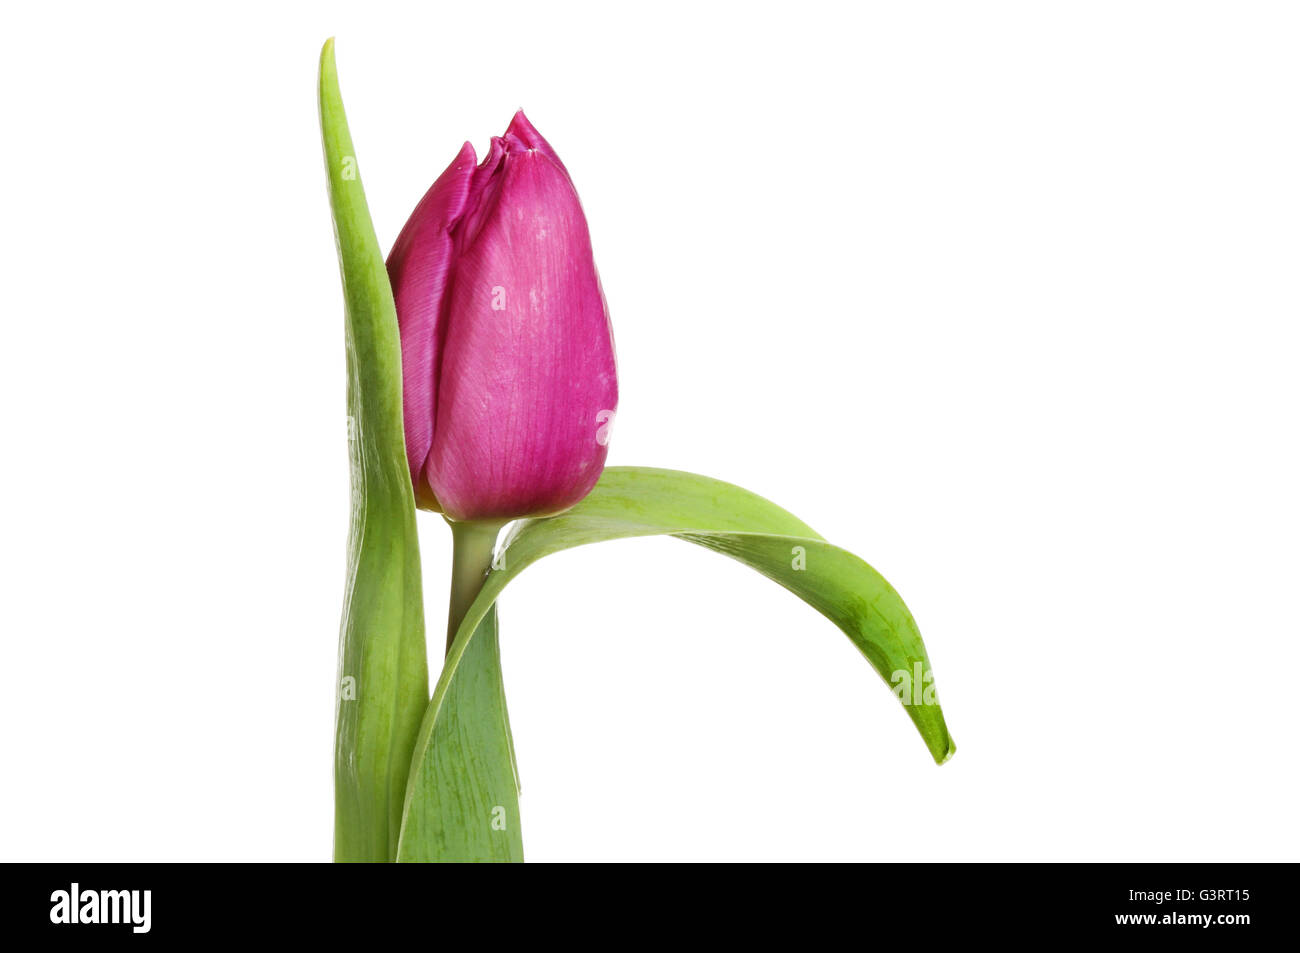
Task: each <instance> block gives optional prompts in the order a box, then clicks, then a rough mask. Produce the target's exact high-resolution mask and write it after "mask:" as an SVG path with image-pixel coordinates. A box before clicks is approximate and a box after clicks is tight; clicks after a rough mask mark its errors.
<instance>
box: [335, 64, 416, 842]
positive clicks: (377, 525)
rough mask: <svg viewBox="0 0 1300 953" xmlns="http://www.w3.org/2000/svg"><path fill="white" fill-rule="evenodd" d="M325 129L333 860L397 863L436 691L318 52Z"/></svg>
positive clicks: (350, 163) (355, 175) (386, 338)
mask: <svg viewBox="0 0 1300 953" xmlns="http://www.w3.org/2000/svg"><path fill="white" fill-rule="evenodd" d="M320 124H321V140H322V143H323V145H324V150H325V171H326V174H327V176H328V179H329V195H330V207H331V208H332V210H333V213H334V236H335V240H336V242H337V244H338V252H339V269H340V271H341V273H342V277H343V297H344V304H345V309H346V311H345V314H346V320H345V329H346V342H347V372H348V397H347V400H348V437H349V440H348V444H349V458H350V460H351V473H352V519H351V529H350V532H349V534H348V571H347V583H346V591H345V594H344V602H343V623H342V626H341V631H340V634H339V639H340V645H339V696H338V707H337V716H336V720H335V741H334V859H335V860H338V861H386V860H392V859H393V858H394V857H395V856H396V851H397V835H398V831H399V829H400V823H401V815H402V804H403V798H404V794H405V790H406V780H407V773H408V771H409V768H410V762H411V752H412V750H413V748H414V744H415V740H416V737H417V732H418V729H419V726H420V718H421V715H422V713H423V711H424V708H425V706H426V704H427V700H428V697H429V694H428V691H429V673H428V662H427V660H426V657H425V645H424V605H423V596H422V592H421V586H420V551H419V543H418V540H417V538H416V530H415V498H414V494H413V491H412V489H411V478H410V474H409V472H408V470H407V466H406V447H405V443H404V437H403V432H402V355H401V345H400V341H399V339H398V332H397V311H396V309H395V308H394V306H393V293H392V290H391V288H390V287H389V283H388V273H387V271H386V270H385V268H384V259H383V256H382V255H381V254H380V252H379V242H378V241H377V240H376V238H375V229H374V226H373V225H372V224H371V221H370V211H369V209H368V208H367V206H366V195H365V191H364V190H363V189H362V187H361V176H360V173H359V171H358V168H357V161H356V152H355V151H354V150H353V148H352V137H351V135H350V134H349V132H348V123H347V117H346V116H345V115H344V113H343V100H342V98H341V97H340V95H339V86H338V74H337V71H336V70H335V66H334V41H333V40H329V41H328V42H326V44H325V48H324V49H323V50H321V58H320Z"/></svg>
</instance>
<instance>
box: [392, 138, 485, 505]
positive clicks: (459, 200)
mask: <svg viewBox="0 0 1300 953" xmlns="http://www.w3.org/2000/svg"><path fill="white" fill-rule="evenodd" d="M476 162H477V157H476V156H475V154H474V147H473V146H472V145H470V144H469V143H468V142H467V143H465V145H464V146H463V147H462V148H461V150H460V153H459V154H458V155H457V156H456V158H455V159H453V160H452V163H451V165H449V166H447V169H446V171H444V172H443V173H442V175H440V176H439V177H438V180H437V181H436V182H434V183H433V185H432V186H430V188H429V191H428V192H426V193H425V194H424V198H422V199H421V200H420V204H419V205H417V206H416V207H415V211H414V212H413V213H412V214H411V217H410V218H409V219H408V220H407V222H406V225H405V226H404V227H403V228H402V231H401V234H399V235H398V236H397V241H395V242H394V243H393V249H392V251H391V252H389V254H388V277H389V280H390V281H391V283H392V286H393V299H394V301H395V302H396V304H397V315H398V318H399V321H398V325H399V328H400V331H401V338H402V390H403V407H402V420H403V425H404V428H405V432H406V457H407V463H408V464H409V466H410V469H411V480H412V482H413V483H414V485H415V494H416V499H417V501H418V502H419V503H420V504H421V506H423V507H425V508H426V509H437V505H436V500H434V499H433V498H432V491H431V490H430V488H429V487H428V485H427V483H426V482H424V481H422V480H421V479H420V474H421V472H422V471H423V469H424V464H425V460H426V459H427V458H428V456H429V448H430V446H432V444H433V426H434V420H435V402H436V400H437V387H436V378H437V373H438V359H439V350H440V339H441V335H442V333H443V329H442V327H441V322H440V315H441V314H442V313H443V310H444V309H443V298H444V296H445V292H446V287H447V280H448V277H449V275H450V272H451V264H452V258H453V245H452V239H451V228H452V226H453V225H454V224H455V223H456V221H457V220H458V219H459V218H460V216H461V214H462V212H463V210H464V208H465V204H466V200H467V198H468V196H469V194H470V186H471V182H472V179H473V177H474V174H475V163H476Z"/></svg>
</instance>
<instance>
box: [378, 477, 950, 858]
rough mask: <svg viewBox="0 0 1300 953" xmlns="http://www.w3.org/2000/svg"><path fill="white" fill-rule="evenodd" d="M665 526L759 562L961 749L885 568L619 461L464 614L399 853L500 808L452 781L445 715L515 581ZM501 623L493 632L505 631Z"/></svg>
mask: <svg viewBox="0 0 1300 953" xmlns="http://www.w3.org/2000/svg"><path fill="white" fill-rule="evenodd" d="M662 534H668V535H672V536H677V537H679V538H681V539H684V540H687V541H688V542H692V543H695V544H696V545H700V546H704V547H706V548H708V549H712V550H714V551H715V552H719V553H722V554H724V555H727V556H730V557H732V558H733V559H737V560H739V561H741V562H743V563H745V564H746V565H748V566H751V567H753V568H754V569H757V570H758V571H759V572H761V573H762V574H763V575H765V576H767V577H768V578H769V579H772V580H773V581H775V582H777V583H778V584H780V585H781V586H784V587H785V588H786V589H788V590H790V591H791V592H793V593H794V594H795V595H797V596H799V597H800V598H801V599H803V600H804V601H805V602H807V603H808V604H809V605H811V606H813V607H814V608H815V609H817V610H818V611H819V612H821V613H822V614H823V615H824V616H826V617H827V618H829V619H830V620H831V621H832V622H834V623H835V624H836V625H837V626H839V628H840V629H841V630H843V632H844V633H845V634H846V635H847V636H848V637H849V639H850V640H851V641H852V642H853V644H854V645H855V646H857V648H858V650H859V651H860V652H861V653H862V654H863V655H864V656H865V657H866V659H867V661H868V662H870V663H871V665H872V667H873V668H875V670H876V671H877V672H878V673H879V674H880V675H881V677H882V678H884V679H885V680H886V682H887V683H888V684H889V685H890V687H891V689H892V690H893V691H894V692H895V694H897V695H898V696H899V698H900V701H902V702H903V704H904V706H905V710H906V712H907V714H908V715H909V716H910V717H911V719H912V721H913V723H914V724H915V725H916V728H917V730H918V731H919V732H920V734H921V738H922V740H923V741H924V742H925V745H926V747H927V748H928V749H929V751H930V754H931V756H932V757H933V758H934V760H935V761H936V762H938V763H940V764H942V763H943V762H944V761H947V760H948V758H950V757H951V756H952V754H953V752H954V751H955V746H954V744H953V742H952V738H951V736H950V735H949V734H948V728H947V725H946V724H945V722H944V718H943V712H942V710H941V709H940V707H939V705H938V704H937V700H936V698H935V695H934V686H933V673H932V670H931V667H930V660H929V657H928V655H927V654H926V651H925V645H924V643H923V642H922V641H921V634H920V632H919V630H918V629H917V626H916V622H915V620H914V619H913V618H912V614H911V612H909V611H908V609H907V606H906V605H904V603H903V600H902V599H901V598H900V597H899V595H898V593H897V592H895V591H894V589H893V587H892V586H890V585H889V583H888V582H886V581H885V580H884V578H883V577H881V576H880V574H879V573H877V572H876V571H875V570H874V569H872V568H871V567H870V566H868V565H867V564H866V563H865V562H863V561H862V560H861V559H859V558H858V557H857V556H854V555H853V554H852V553H849V552H847V551H846V550H843V549H840V548H839V547H836V546H833V545H831V544H830V543H828V542H826V541H825V540H824V539H822V538H821V537H820V536H818V535H817V534H816V533H815V532H814V531H813V530H812V529H811V528H809V527H808V526H807V525H806V524H805V523H803V522H801V521H800V520H799V519H797V518H796V517H794V516H792V515H791V514H789V513H787V512H786V511H785V510H783V509H781V508H780V507H778V506H775V505H774V504H772V503H769V502H768V501H766V500H764V499H762V498H761V497H759V496H756V495H755V494H753V493H750V492H749V491H747V490H742V489H740V488H739V487H736V486H732V485H731V484H728V483H723V482H721V481H718V480H712V479H709V478H708V477H702V476H698V475H696V474H691V473H681V472H679V471H674V470H656V469H649V468H641V467H610V468H608V469H606V471H605V473H604V475H603V476H602V477H601V479H600V482H599V483H598V484H597V485H596V488H595V489H594V490H592V492H591V494H590V495H589V496H588V497H587V498H586V499H585V500H583V501H582V502H581V503H579V504H578V505H577V506H575V507H574V508H573V509H571V510H569V511H568V512H567V513H564V514H562V515H560V516H555V517H551V518H549V519H540V520H526V521H524V522H522V523H520V524H516V527H515V529H514V531H513V532H512V534H511V537H510V539H509V540H508V542H507V543H506V544H505V546H504V547H503V548H502V550H501V551H500V553H499V555H498V559H497V561H496V563H495V564H494V569H493V571H492V572H491V573H490V574H489V576H488V578H487V581H486V582H485V583H484V585H483V588H482V590H481V591H480V593H479V595H478V597H477V598H476V599H475V601H474V603H473V605H472V606H471V607H470V609H469V612H468V613H467V614H466V616H465V620H464V622H463V623H462V624H461V626H460V629H459V631H458V633H457V635H456V638H455V640H454V642H453V644H452V647H451V650H450V651H449V653H448V655H447V660H446V663H445V665H444V668H443V672H442V677H441V678H440V679H439V680H438V685H437V687H436V688H435V689H434V694H433V699H432V700H431V701H430V703H429V707H428V708H427V710H426V711H425V716H424V721H423V724H422V725H421V727H420V736H419V741H418V743H417V747H416V750H415V753H414V756H413V760H412V765H411V776H410V782H409V787H408V790H407V798H406V810H405V814H404V818H403V828H402V835H401V841H400V843H399V845H398V859H399V860H441V859H448V858H447V856H446V855H445V853H443V852H444V850H445V847H446V843H445V840H439V839H438V838H437V837H435V836H432V835H431V832H432V831H437V830H446V829H451V828H452V827H454V826H455V825H456V824H458V823H460V819H461V818H466V817H469V818H482V817H484V816H486V815H487V814H488V813H490V811H491V807H492V805H491V804H489V803H488V802H487V800H485V798H490V797H492V796H495V793H494V791H493V790H489V787H488V786H487V785H482V784H480V785H465V784H463V783H462V782H458V781H456V780H455V779H453V778H451V777H450V774H451V773H453V771H454V767H453V765H451V764H449V761H448V758H446V757H444V756H443V754H442V751H443V749H444V746H446V747H447V748H448V749H451V748H453V747H454V746H455V744H456V742H455V740H454V734H455V731H454V726H453V725H452V723H451V719H449V718H448V717H447V716H446V714H445V713H446V711H447V706H446V702H447V699H448V698H450V697H453V695H459V693H461V692H464V691H465V688H464V687H462V686H458V685H457V684H456V683H457V682H458V681H459V679H460V668H461V661H462V659H463V658H464V657H465V656H466V655H467V654H468V653H470V652H480V651H488V650H487V649H485V648H483V647H482V646H479V645H477V644H476V643H477V642H478V635H477V634H476V630H479V631H484V630H480V629H479V627H480V624H481V623H482V621H483V620H484V619H485V618H486V617H487V615H488V613H489V612H490V611H491V608H492V606H493V605H494V603H495V602H496V599H497V597H498V596H499V595H500V593H501V591H502V590H503V589H504V588H505V586H506V584H507V583H509V582H510V580H511V579H513V578H514V577H515V576H517V575H518V574H519V573H520V572H522V571H523V570H524V569H525V568H527V567H528V566H530V565H531V564H532V563H534V562H536V561H537V560H538V559H541V558H542V557H544V556H547V555H549V554H551V553H554V552H559V551H560V550H563V549H569V548H572V547H574V546H581V545H585V544H587V543H595V542H600V541H602V540H608V539H620V538H624V537H630V536H653V535H662ZM491 631H492V634H493V635H495V628H493V629H492V630H491ZM484 641H486V640H484ZM453 784H460V785H461V787H460V789H461V800H460V802H459V803H458V804H457V805H456V806H455V814H454V816H453V815H452V814H451V813H450V811H451V807H450V805H449V804H448V802H447V800H446V798H445V791H446V790H447V788H448V786H449V785H453ZM497 784H498V787H497V789H496V790H500V787H499V785H500V782H499V781H498V782H497ZM440 812H443V813H442V815H441V816H440V817H439V813H440ZM431 818H432V819H431Z"/></svg>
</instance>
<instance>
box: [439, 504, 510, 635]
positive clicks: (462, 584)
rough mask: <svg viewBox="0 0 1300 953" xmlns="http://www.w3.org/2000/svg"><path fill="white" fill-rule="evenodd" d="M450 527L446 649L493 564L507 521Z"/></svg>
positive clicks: (449, 521) (461, 523) (459, 524)
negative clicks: (501, 532)
mask: <svg viewBox="0 0 1300 953" xmlns="http://www.w3.org/2000/svg"><path fill="white" fill-rule="evenodd" d="M447 525H448V526H450V527H451V547H452V549H451V599H450V601H449V602H448V603H447V650H448V651H450V649H451V643H452V640H453V639H455V638H456V631H457V630H458V629H459V628H460V624H461V623H462V622H463V621H465V613H467V612H468V611H469V607H470V605H471V604H472V603H473V602H474V597H475V596H477V595H478V592H479V590H480V589H482V588H483V581H484V580H485V579H486V578H487V574H488V571H489V570H491V568H492V552H493V549H494V547H495V546H496V541H497V533H498V532H500V530H501V527H502V526H504V525H505V523H504V522H496V521H487V522H475V523H467V522H459V523H458V522H455V521H453V520H447Z"/></svg>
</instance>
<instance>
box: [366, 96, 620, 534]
mask: <svg viewBox="0 0 1300 953" xmlns="http://www.w3.org/2000/svg"><path fill="white" fill-rule="evenodd" d="M476 161H477V157H476V155H475V153H474V147H473V146H472V145H470V144H469V143H468V142H467V143H465V145H464V147H463V148H462V149H461V150H460V154H459V155H457V156H456V158H455V159H454V160H453V161H452V163H451V165H449V166H448V167H447V169H446V171H445V172H443V173H442V175H441V176H439V177H438V180H437V181H436V182H434V183H433V185H432V187H431V188H430V189H429V191H428V192H427V193H426V194H425V196H424V198H423V199H421V200H420V203H419V205H417V206H416V208H415V211H414V212H413V213H412V214H411V217H410V219H409V220H408V221H407V223H406V225H405V226H404V227H403V229H402V231H401V234H400V235H398V237H397V241H396V242H395V243H394V244H393V249H392V252H391V253H390V254H389V256H388V262H387V264H388V274H389V278H390V279H391V282H392V287H393V297H394V301H395V303H396V306H397V320H398V326H399V330H400V336H401V347H402V389H403V424H404V429H405V434H406V454H407V463H408V465H409V467H410V471H411V480H412V483H413V485H414V487H415V496H416V501H417V504H418V505H419V506H420V507H422V508H424V509H432V510H441V511H442V512H443V513H444V514H445V515H446V516H447V517H448V518H449V519H451V520H454V521H492V522H501V521H504V520H509V519H515V518H519V517H524V516H548V515H552V514H555V513H559V512H562V511H563V510H566V509H568V508H569V507H571V506H573V505H574V504H575V503H577V502H578V501H579V500H581V499H582V498H583V497H584V496H586V495H587V493H588V492H590V490H591V488H592V487H593V486H594V485H595V483H596V480H597V479H598V478H599V477H600V474H601V471H602V469H603V468H604V466H605V455H606V452H607V446H608V442H609V429H610V424H611V422H612V419H613V416H614V411H615V410H616V409H617V404H618V380H617V375H616V372H615V363H614V342H613V336H612V333H611V329H610V323H609V314H608V309H607V307H606V304H605V296H604V293H603V292H602V290H601V286H600V279H599V277H598V275H597V274H596V265H595V262H594V261H593V259H592V253H591V238H590V236H589V235H588V232H587V221H586V218H585V217H584V215H583V213H582V205H581V204H580V203H579V201H578V193H577V191H576V190H575V189H574V187H573V182H572V181H571V180H570V178H569V173H568V171H567V170H566V169H565V167H564V164H563V163H562V162H561V161H560V159H559V157H558V156H557V155H556V154H555V150H553V149H552V148H551V146H550V144H549V143H547V141H546V140H545V139H543V138H542V137H541V135H540V134H539V133H538V132H537V130H536V129H534V128H533V127H532V124H531V123H529V121H528V119H527V118H526V117H525V116H524V114H523V112H522V111H521V112H519V113H516V114H515V117H514V119H513V121H512V122H511V123H510V127H509V128H508V129H507V130H506V133H505V135H504V136H500V137H495V138H493V140H492V145H491V148H490V149H489V150H488V154H487V156H486V158H484V160H483V162H482V163H481V164H478V165H477V166H476Z"/></svg>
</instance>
